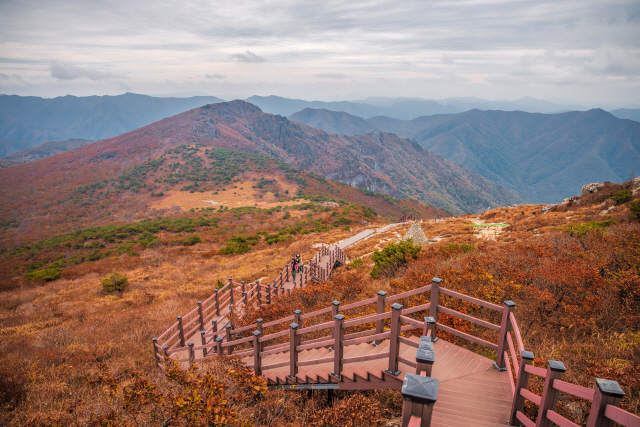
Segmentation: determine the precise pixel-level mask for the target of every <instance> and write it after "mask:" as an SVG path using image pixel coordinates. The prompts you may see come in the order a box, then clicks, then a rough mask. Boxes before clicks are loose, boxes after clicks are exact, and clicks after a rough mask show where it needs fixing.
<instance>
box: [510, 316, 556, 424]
mask: <svg viewBox="0 0 640 427" xmlns="http://www.w3.org/2000/svg"><path fill="white" fill-rule="evenodd" d="M503 323H504V322H503ZM566 370H567V368H565V367H564V363H562V362H558V361H556V360H549V367H548V368H547V376H546V377H545V378H544V387H543V389H542V397H541V398H540V408H539V409H538V418H536V427H553V426H554V425H555V424H554V423H552V422H551V421H549V419H548V418H547V411H548V410H549V409H550V410H552V411H555V410H556V405H557V404H558V397H559V396H560V392H559V391H558V390H556V389H555V388H553V381H554V380H561V379H562V376H563V375H564V371H566Z"/></svg>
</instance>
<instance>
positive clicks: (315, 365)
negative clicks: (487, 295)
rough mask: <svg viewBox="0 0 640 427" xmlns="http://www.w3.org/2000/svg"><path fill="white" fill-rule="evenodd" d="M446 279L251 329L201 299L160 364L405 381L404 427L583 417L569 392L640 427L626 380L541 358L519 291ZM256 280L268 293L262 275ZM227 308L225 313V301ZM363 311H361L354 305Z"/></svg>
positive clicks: (292, 376) (594, 416) (606, 419)
mask: <svg viewBox="0 0 640 427" xmlns="http://www.w3.org/2000/svg"><path fill="white" fill-rule="evenodd" d="M339 250H340V249H339V248H338V247H334V248H333V249H332V250H329V251H330V252H333V254H331V253H330V252H329V253H326V254H322V255H321V257H320V259H319V261H322V256H329V257H330V258H329V263H328V264H326V265H325V266H321V268H323V269H325V270H327V269H330V268H332V267H333V265H334V263H335V262H336V258H337V257H339V256H341V255H340V252H338V251H339ZM280 283H283V284H285V283H287V282H286V281H285V280H283V281H281V282H280ZM440 284H441V280H440V279H433V280H432V283H431V284H430V285H428V286H424V287H421V288H418V289H414V290H412V291H409V292H404V293H401V294H397V295H392V296H387V294H386V292H383V291H381V292H379V293H378V295H377V296H376V297H374V298H370V299H366V300H363V301H359V302H357V303H353V304H348V305H345V306H341V305H340V302H339V301H334V302H333V303H332V305H331V307H327V308H324V309H321V310H317V311H315V312H311V313H306V314H303V313H302V312H301V311H300V310H296V311H294V313H293V315H291V316H287V317H285V318H282V319H278V320H274V321H271V322H263V321H262V319H258V320H257V321H256V322H255V323H254V324H251V325H247V326H244V327H242V328H234V327H233V324H232V322H228V323H227V324H226V325H225V327H224V328H222V329H217V328H216V326H217V322H216V319H215V318H221V317H224V316H227V318H228V319H229V316H228V313H227V314H224V315H223V314H220V313H214V314H213V315H211V314H207V313H208V312H209V310H205V309H203V305H204V303H199V305H198V308H197V309H196V310H194V311H192V312H191V313H189V314H188V315H187V316H189V315H192V316H193V313H198V316H197V317H195V318H194V319H193V320H189V322H187V323H186V326H185V325H183V323H182V321H181V319H179V321H178V322H177V324H176V325H174V327H175V326H178V332H174V333H173V335H171V336H169V334H170V333H171V332H172V330H171V329H170V330H169V331H168V332H165V334H163V335H165V336H168V338H165V339H166V340H167V341H166V342H167V343H171V342H172V340H177V342H176V343H174V344H172V345H171V347H170V346H169V345H168V344H165V345H162V346H160V345H159V344H158V339H154V354H155V357H156V361H157V362H158V365H159V366H163V365H164V364H165V363H167V362H169V361H171V360H172V359H173V360H178V361H179V363H184V364H191V363H195V362H197V361H200V360H206V359H208V358H212V357H217V356H221V355H223V354H234V355H236V356H238V357H240V358H241V359H242V360H243V361H244V363H245V364H246V365H247V366H248V367H250V368H252V369H253V370H254V372H255V375H257V376H263V377H264V378H265V379H266V380H267V384H268V386H269V387H270V388H272V389H290V390H304V389H340V390H370V389H400V390H401V391H402V395H403V401H404V406H403V414H402V426H403V427H418V426H420V427H429V426H432V425H433V426H443V427H458V426H459V427H466V426H486V427H495V426H505V425H523V426H525V427H552V426H553V425H558V426H560V427H578V425H577V424H575V423H573V422H571V421H570V420H568V419H566V418H564V417H562V416H561V415H559V414H558V413H556V412H555V409H556V405H557V402H558V397H559V394H560V392H563V393H567V394H569V395H572V396H574V397H577V398H581V399H586V400H589V401H591V402H592V405H591V412H590V416H589V421H588V423H587V427H601V426H602V427H604V426H606V427H613V425H614V422H615V423H618V424H619V425H621V426H624V427H640V417H638V416H637V415H634V414H631V413H629V412H627V411H624V410H622V409H620V408H619V407H618V405H619V403H620V400H621V398H622V397H623V396H624V392H623V391H622V389H621V388H620V386H619V385H618V383H617V382H615V381H607V380H601V379H596V387H595V389H587V388H584V387H579V386H576V385H573V384H570V383H566V382H563V381H562V375H563V373H564V371H565V367H564V365H563V364H562V363H561V362H557V361H549V366H548V368H547V369H543V368H540V367H534V366H533V365H532V362H533V354H532V353H531V352H528V351H526V350H525V348H524V344H523V340H522V336H521V333H520V329H519V327H518V324H517V321H516V318H515V315H514V313H513V310H514V307H515V304H514V303H513V302H512V301H505V302H504V303H503V306H499V305H496V304H493V303H489V302H487V301H483V300H479V299H477V298H473V297H470V296H468V295H464V294H460V293H458V292H454V291H452V290H450V289H446V288H444V287H441V286H440ZM269 287H270V285H267V289H269ZM252 290H257V295H261V294H260V292H261V289H260V285H259V284H257V283H256V285H254V287H253V288H252ZM271 290H272V289H271ZM271 290H270V291H269V292H268V293H267V294H266V295H265V294H262V296H261V297H260V296H259V297H258V298H257V303H258V304H261V303H270V301H271V298H272V297H274V295H273V294H272V293H271ZM232 291H233V288H231V290H230V292H232ZM216 296H217V293H216ZM424 296H429V302H428V303H424ZM230 298H232V297H230ZM210 299H211V298H210ZM243 299H244V301H243V302H244V303H245V304H248V303H252V301H253V303H256V302H255V301H254V300H256V298H255V297H253V298H250V297H249V293H248V292H247V291H243ZM453 300H461V301H464V302H465V303H466V304H471V305H473V306H478V307H482V308H484V309H488V310H490V311H493V312H495V314H494V315H493V316H489V320H492V319H493V320H497V321H499V323H496V322H494V321H488V320H483V319H478V318H476V317H473V316H471V315H469V314H466V313H461V312H458V311H456V310H453V309H451V308H448V307H446V305H445V303H446V302H447V301H453ZM217 301H218V299H216V302H217ZM415 302H417V304H415ZM412 303H413V304H412ZM215 307H216V311H217V307H218V304H216V305H215ZM231 310H232V311H233V304H232V306H231ZM354 311H355V312H356V313H357V314H358V315H357V316H353V315H351V314H350V313H353V312H354ZM485 312H486V310H485ZM362 313H366V314H364V315H363V314H362ZM439 313H446V314H448V315H450V316H454V317H457V318H458V319H460V320H464V321H467V322H470V323H472V324H475V325H478V326H481V327H484V328H487V329H489V330H493V331H495V332H496V333H497V336H498V340H497V341H498V342H497V343H495V342H489V341H486V340H484V339H482V338H479V337H477V336H475V335H471V334H469V333H466V332H462V331H459V330H457V329H455V328H453V327H451V326H447V325H444V324H442V323H440V322H439V321H438V314H439ZM425 315H428V316H426V317H425ZM187 316H185V317H187ZM207 316H210V317H214V319H213V325H212V327H211V328H209V329H208V330H205V329H204V319H207V318H208V317H207ZM232 317H233V316H231V320H233V319H232ZM194 323H195V324H196V327H198V326H199V327H200V328H201V330H200V331H199V334H195V335H193V336H194V337H199V338H200V340H201V341H200V342H201V344H200V345H196V344H195V342H197V341H195V340H194V341H190V342H188V343H185V342H184V337H185V333H184V330H185V329H186V328H188V327H190V326H191V325H192V324H194ZM438 330H441V331H443V332H447V333H448V334H451V335H454V336H457V337H459V338H462V339H465V340H468V341H470V342H472V343H474V344H478V345H481V346H484V347H486V348H487V349H489V350H491V351H493V352H495V354H496V358H495V360H491V359H488V358H486V357H483V356H480V355H478V354H476V353H473V352H471V351H469V350H467V349H465V348H462V347H459V346H457V345H454V344H452V343H450V342H447V341H445V340H444V339H438V336H437V335H438V333H437V331H438ZM192 332H193V331H192ZM418 335H419V336H420V337H419V338H418ZM187 336H189V335H187ZM531 375H535V376H539V377H542V378H544V380H545V383H544V389H543V393H542V395H541V396H539V395H536V394H534V393H532V392H530V391H529V390H527V385H528V382H529V378H530V376H531ZM525 399H526V400H529V401H531V402H532V403H534V404H535V405H537V406H538V407H539V411H538V414H537V417H536V420H535V421H533V420H531V419H529V418H528V417H527V416H526V415H525V414H524V402H525Z"/></svg>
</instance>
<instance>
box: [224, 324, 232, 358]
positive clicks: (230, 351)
mask: <svg viewBox="0 0 640 427" xmlns="http://www.w3.org/2000/svg"><path fill="white" fill-rule="evenodd" d="M224 328H225V329H226V332H227V342H228V343H231V341H233V334H232V333H231V325H230V324H228V323H227V324H226V325H225V327H224ZM231 353H233V346H232V345H230V346H229V347H227V354H231Z"/></svg>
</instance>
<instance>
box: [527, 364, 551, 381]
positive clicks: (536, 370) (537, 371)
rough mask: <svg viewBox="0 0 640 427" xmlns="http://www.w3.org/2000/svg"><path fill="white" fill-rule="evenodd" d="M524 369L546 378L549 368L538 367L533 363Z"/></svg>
mask: <svg viewBox="0 0 640 427" xmlns="http://www.w3.org/2000/svg"><path fill="white" fill-rule="evenodd" d="M524 370H525V371H527V372H529V373H530V374H533V375H537V376H539V377H542V378H545V377H546V376H547V370H546V369H542V368H537V367H535V366H532V365H526V366H525V367H524Z"/></svg>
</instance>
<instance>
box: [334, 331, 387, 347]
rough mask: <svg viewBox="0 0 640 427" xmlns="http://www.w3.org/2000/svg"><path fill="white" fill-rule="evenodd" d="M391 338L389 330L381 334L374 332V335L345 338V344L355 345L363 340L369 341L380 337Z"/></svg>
mask: <svg viewBox="0 0 640 427" xmlns="http://www.w3.org/2000/svg"><path fill="white" fill-rule="evenodd" d="M387 338H389V332H383V333H381V334H374V335H369V336H366V337H361V338H354V339H351V340H345V341H343V345H345V346H346V345H354V344H361V343H363V342H369V341H375V340H378V339H387Z"/></svg>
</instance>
